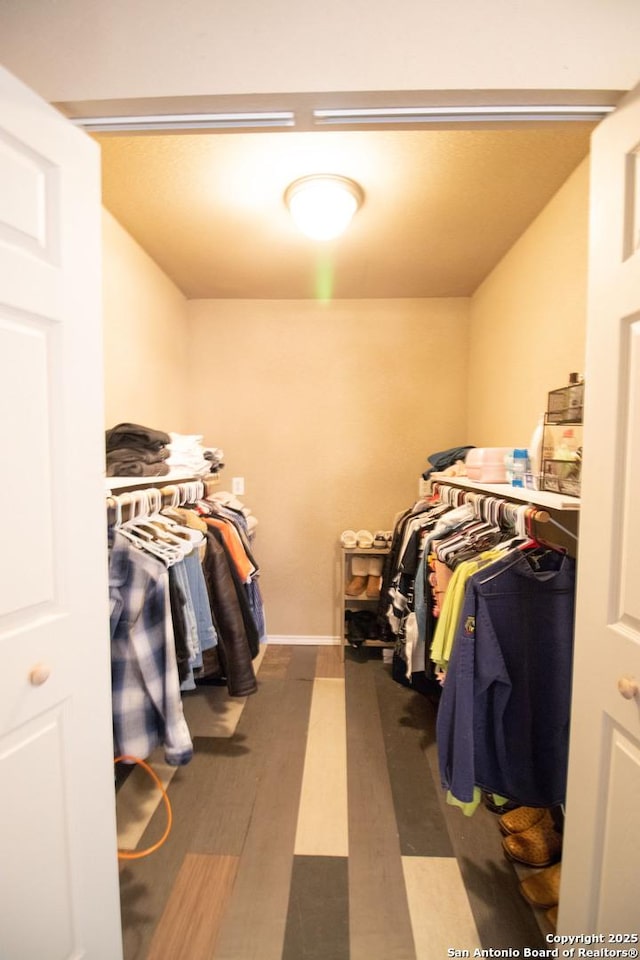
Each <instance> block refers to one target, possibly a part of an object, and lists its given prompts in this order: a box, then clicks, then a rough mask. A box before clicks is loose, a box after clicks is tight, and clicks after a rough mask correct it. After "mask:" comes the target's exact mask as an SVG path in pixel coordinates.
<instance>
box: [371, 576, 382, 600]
mask: <svg viewBox="0 0 640 960" xmlns="http://www.w3.org/2000/svg"><path fill="white" fill-rule="evenodd" d="M381 586H382V578H381V577H377V576H375V575H374V574H369V577H368V578H367V597H368V598H369V600H377V599H378V597H379V596H380V587H381Z"/></svg>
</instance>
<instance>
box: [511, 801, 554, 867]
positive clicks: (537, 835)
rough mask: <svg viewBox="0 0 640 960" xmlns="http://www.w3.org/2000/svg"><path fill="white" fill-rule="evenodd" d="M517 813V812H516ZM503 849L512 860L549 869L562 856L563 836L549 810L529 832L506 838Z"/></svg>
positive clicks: (514, 834) (525, 831)
mask: <svg viewBox="0 0 640 960" xmlns="http://www.w3.org/2000/svg"><path fill="white" fill-rule="evenodd" d="M514 812H515V811H514ZM502 847H503V849H504V852H505V853H506V855H507V857H509V859H510V860H516V861H517V862H518V863H526V864H527V866H529V867H549V866H551V864H552V863H557V861H558V860H559V859H560V857H561V855H562V836H561V835H560V834H559V833H558V831H557V830H556V829H555V825H554V822H553V817H552V816H551V814H550V813H549V811H548V810H545V811H544V815H543V816H542V817H541V819H540V820H538V822H537V823H534V825H533V826H532V827H529V829H528V830H523V831H522V833H513V834H511V835H510V836H508V837H505V838H504V840H503V841H502Z"/></svg>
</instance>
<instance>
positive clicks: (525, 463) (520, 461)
mask: <svg viewBox="0 0 640 960" xmlns="http://www.w3.org/2000/svg"><path fill="white" fill-rule="evenodd" d="M528 470H529V451H528V450H525V449H524V448H523V447H516V449H515V450H514V451H513V479H512V480H511V486H512V487H524V482H525V474H526V473H527V472H528Z"/></svg>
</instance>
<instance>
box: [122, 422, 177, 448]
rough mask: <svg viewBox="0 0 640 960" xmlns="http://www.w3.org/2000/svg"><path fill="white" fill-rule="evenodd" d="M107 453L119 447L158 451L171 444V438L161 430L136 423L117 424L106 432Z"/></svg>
mask: <svg viewBox="0 0 640 960" xmlns="http://www.w3.org/2000/svg"><path fill="white" fill-rule="evenodd" d="M106 442H107V451H109V450H116V449H117V448H119V447H129V448H131V447H133V448H135V449H136V450H138V449H140V448H142V449H144V450H160V449H161V448H162V447H164V446H165V445H166V444H168V443H171V437H170V436H169V434H168V433H164V431H162V430H153V429H152V428H151V427H144V426H141V425H140V424H138V423H119V424H117V426H115V427H112V428H111V430H107V431H106Z"/></svg>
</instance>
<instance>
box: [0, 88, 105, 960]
mask: <svg viewBox="0 0 640 960" xmlns="http://www.w3.org/2000/svg"><path fill="white" fill-rule="evenodd" d="M100 215H101V204H100V181H99V154H98V150H97V147H96V145H95V144H94V143H93V142H92V141H91V140H90V139H89V138H88V137H87V136H85V135H84V134H82V133H79V132H78V131H77V130H75V129H74V128H73V127H72V126H71V124H69V123H68V122H67V121H65V120H64V119H63V118H62V117H61V116H60V114H58V113H57V112H56V111H55V110H54V109H52V108H51V107H49V106H48V105H47V104H45V103H44V102H43V101H41V100H40V99H39V98H37V97H36V96H34V95H33V94H32V93H31V92H30V91H29V90H28V89H27V88H26V87H24V86H23V85H22V84H20V83H18V81H16V80H15V79H14V78H12V77H11V76H10V75H9V74H7V73H6V72H4V71H3V70H1V69H0V421H1V429H0V451H1V454H0V457H1V468H0V512H1V520H0V530H1V533H0V544H1V547H0V665H1V666H0V957H2V960H65V958H72V957H73V958H74V960H78V958H81V957H86V958H90V960H118V958H119V957H121V956H122V949H121V933H120V914H119V902H118V869H117V855H116V833H115V812H114V780H113V760H112V758H113V754H112V739H111V709H110V690H109V685H110V666H109V635H108V622H109V618H108V603H107V581H106V542H105V513H104V481H103V479H102V475H103V436H104V434H103V429H104V423H103V417H102V403H103V399H102V396H103V394H102V356H101V349H102V343H101V336H102V335H101V327H100V296H101V294H100Z"/></svg>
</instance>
